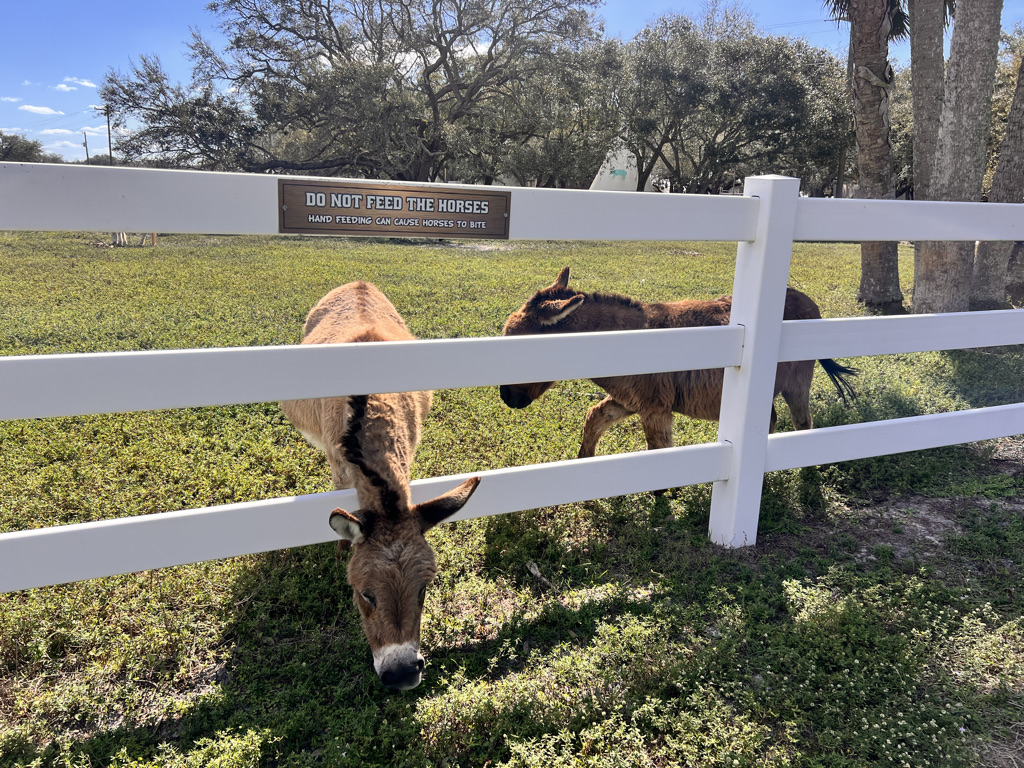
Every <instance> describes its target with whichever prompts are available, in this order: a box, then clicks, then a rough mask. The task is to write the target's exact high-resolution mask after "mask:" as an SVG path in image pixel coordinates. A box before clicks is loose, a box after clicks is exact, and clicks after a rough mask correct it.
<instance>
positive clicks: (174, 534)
mask: <svg viewBox="0 0 1024 768" xmlns="http://www.w3.org/2000/svg"><path fill="white" fill-rule="evenodd" d="M353 183H358V182H353ZM276 184H277V180H276V178H274V177H270V176H257V175H245V174H224V173H202V172H188V171H164V170H143V169H127V168H99V167H88V166H59V165H28V164H15V163H0V230H45V231H59V230H75V231H119V230H129V231H158V232H181V233H210V234H273V233H276V232H277V231H278V215H277V207H278V205H279V201H278V198H277V186H276ZM375 184H379V182H375ZM405 186H407V187H408V186H409V185H405ZM426 188H431V187H425V189H426ZM434 188H436V185H435V187H434ZM444 188H445V189H451V188H452V187H444ZM466 189H474V188H472V187H468V188H466ZM492 189H496V188H492ZM505 191H508V192H509V193H510V196H511V197H510V199H511V219H510V223H509V235H510V237H511V238H513V239H581V240H582V239H588V240H590V239H602V240H607V239H611V240H614V239H619V240H732V241H736V242H737V243H739V249H738V252H737V268H736V278H735V283H734V289H733V296H734V309H733V316H732V318H731V323H730V325H729V326H727V327H725V328H699V329H676V330H659V331H638V332H634V331H630V332H613V333H598V334H575V335H572V336H561V337H519V338H509V339H456V340H424V341H416V342H395V343H377V344H339V345H324V346H321V347H265V348H232V349H202V350H167V351H160V352H120V353H100V354H72V355H39V356H12V357H5V358H0V419H3V420H6V419H24V418H42V417H54V416H67V415H77V414H91V413H111V412H124V411H135V410H153V409H161V408H178V407H189V406H203V405H220V404H227V403H245V402H265V401H272V400H280V399H290V398H302V397H320V396H329V395H340V394H363V393H368V392H394V391H405V390H416V389H440V388H450V387H468V386H484V385H493V384H503V383H517V382H524V381H549V380H560V379H566V378H582V377H588V378H589V377H593V376H611V375H620V374H623V373H651V372H658V371H666V370H680V369H686V368H718V367H721V368H724V369H725V371H726V380H725V388H724V392H723V408H722V422H721V424H720V427H719V435H718V440H717V441H716V442H713V443H709V444H705V445H700V446H687V447H681V448H672V449H666V450H661V451H650V452H642V453H636V454H626V455H617V456H600V457H596V458H591V459H581V460H575V461H562V462H553V463H549V464H542V465H531V466H525V467H510V468H506V469H499V470H492V471H488V472H483V473H479V474H481V475H482V476H483V477H484V482H482V483H481V485H480V487H479V490H478V491H477V492H476V493H475V494H474V496H473V497H472V499H471V500H470V502H469V503H468V504H467V505H466V507H464V508H463V510H462V511H461V512H460V513H459V514H458V515H457V516H456V517H455V518H454V519H459V520H461V519H468V518H472V517H480V516H485V515H493V514H503V513H506V512H514V511H519V510H524V509H533V508H536V507H542V506H550V505H554V504H562V503H568V502H571V501H579V500H585V499H593V498H602V497H606V496H613V495H621V494H626V493H635V492H639V491H644V490H652V489H656V488H664V487H672V486H681V485H688V484H693V483H706V482H712V483H714V491H713V496H712V516H711V526H710V528H711V531H710V532H711V537H712V539H713V540H714V541H716V542H718V543H721V544H725V545H728V546H741V545H744V544H752V543H754V541H755V540H756V532H757V511H758V507H759V503H760V495H761V485H762V482H763V475H764V473H765V472H767V471H774V470H779V469H790V468H796V467H801V466H808V465H813V464H821V463H828V462H834V461H843V460H849V459H854V458H865V457H868V456H875V455H882V454H887V453H898V452H902V451H910V450H917V449H921V448H929V447H937V446H941V445H950V444H954V443H959V442H970V441H975V440H982V439H987V438H993V437H1002V436H1007V435H1014V434H1020V433H1022V432H1024V404H1015V405H1008V406H1000V407H995V408H984V409H976V410H971V411H963V412H958V413H951V414H937V415H930V416H919V417H913V418H909V419H898V420H891V421H884V422H875V423H869V424H851V425H846V426H842V427H832V428H826V429H815V430H812V431H809V432H799V433H787V434H778V435H770V436H769V435H767V434H765V427H766V425H767V423H768V411H769V409H770V407H771V382H772V380H773V379H774V370H775V366H776V364H777V363H778V362H779V361H790V360H806V359H815V358H825V357H854V356H860V355H878V354H894V353H900V352H920V351H926V350H936V349H955V348H963V347H982V346H997V345H1006V344H1020V343H1024V310H1011V311H1004V312H980V313H970V314H951V315H931V316H912V317H889V318H842V319H827V320H801V321H791V322H782V321H781V315H782V309H781V307H782V296H783V294H784V286H785V284H786V281H787V279H788V272H789V256H790V251H791V248H792V243H793V241H794V240H816V241H843V240H859V239H862V238H863V236H864V234H865V233H870V237H871V239H872V240H882V239H884V240H904V239H908V240H912V239H958V240H976V239H987V240H1017V239H1024V215H1022V213H1021V210H1022V207H1021V206H1016V205H998V204H974V203H913V202H911V203H908V202H893V201H852V200H811V199H804V198H800V197H799V195H798V182H797V181H796V180H795V179H786V178H782V177H757V178H752V179H748V180H747V185H746V190H745V196H744V197H715V196H699V195H644V194H636V193H618V192H577V191H566V190H535V189H520V188H511V189H508V190H505ZM463 477H465V476H457V477H456V476H452V477H440V478H431V479H429V480H421V481H416V482H414V483H413V484H412V490H413V497H414V499H415V500H422V499H426V498H430V497H432V496H435V495H437V494H438V493H440V492H442V491H444V490H446V489H448V488H450V487H452V486H454V485H455V484H457V483H458V482H459V481H460V479H462V478H463ZM354 498H355V496H354V492H352V491H338V492H332V493H326V494H315V495H310V496H300V497H294V498H285V499H269V500H264V501H256V502H247V503H243V504H231V505H226V506H219V507H209V508H204V509H197V510H180V511H170V512H165V513H162V514H155V515H148V516H138V517H130V518H125V519H119V520H107V521H102V522H97V523H82V524H76V525H66V526H55V527H51V528H42V529H37V530H28V531H15V532H11V533H6V534H0V591H10V590H17V589H26V588H30V587H36V586H43V585H48V584H57V583H63V582H68V581H75V580H80V579H86V578H95V577H100V576H108V575H113V574H116V573H125V572H132V571H138V570H146V569H150V568H158V567H164V566H169V565H178V564H183V563H188V562H196V561H200V560H207V559H212V558H220V557H229V556H234V555H242V554H247V553H252V552H262V551H266V550H270V549H277V548H282V547H292V546H301V545H305V544H312V543H317V542H322V541H329V540H332V539H333V538H334V534H333V533H332V532H331V531H330V529H329V528H328V526H327V525H326V524H325V520H326V517H327V515H326V512H328V511H329V510H330V509H333V508H334V507H336V506H342V507H344V506H346V505H347V506H351V505H352V504H353V502H354Z"/></svg>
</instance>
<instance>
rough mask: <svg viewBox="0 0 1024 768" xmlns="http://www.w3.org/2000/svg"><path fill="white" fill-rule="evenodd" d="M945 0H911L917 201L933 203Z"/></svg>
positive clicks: (939, 114)
mask: <svg viewBox="0 0 1024 768" xmlns="http://www.w3.org/2000/svg"><path fill="white" fill-rule="evenodd" d="M945 4H946V0H909V2H908V11H909V15H910V71H911V73H912V75H913V78H914V87H913V89H912V93H911V96H912V99H913V110H914V199H915V200H931V180H932V169H933V167H934V164H935V145H936V144H937V143H938V140H939V119H940V117H941V115H942V91H943V88H944V86H945V81H946V71H945V61H944V60H943V52H942V30H943V27H944V13H945Z"/></svg>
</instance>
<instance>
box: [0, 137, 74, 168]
mask: <svg viewBox="0 0 1024 768" xmlns="http://www.w3.org/2000/svg"><path fill="white" fill-rule="evenodd" d="M0 162H8V163H62V162H64V158H62V157H61V156H60V155H57V154H53V153H48V152H44V151H43V144H42V142H39V141H34V140H32V139H29V138H26V137H25V136H22V135H21V134H19V133H4V132H3V131H0Z"/></svg>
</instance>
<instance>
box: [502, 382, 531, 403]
mask: <svg viewBox="0 0 1024 768" xmlns="http://www.w3.org/2000/svg"><path fill="white" fill-rule="evenodd" d="M498 394H499V395H501V401H502V402H503V403H505V405H507V406H508V407H509V408H525V407H526V406H528V405H529V404H530V403H532V402H533V398H532V397H530V396H529V395H528V394H526V392H525V391H523V390H522V389H520V388H519V387H516V386H514V385H512V384H502V385H501V386H500V387H498Z"/></svg>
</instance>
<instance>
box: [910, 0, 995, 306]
mask: <svg viewBox="0 0 1024 768" xmlns="http://www.w3.org/2000/svg"><path fill="white" fill-rule="evenodd" d="M1002 8H1003V0H971V2H968V3H958V4H957V14H956V21H955V22H954V25H953V39H952V42H951V44H950V52H949V65H948V68H947V72H946V83H945V89H944V92H943V93H944V95H943V103H942V116H941V119H940V121H939V133H938V142H937V145H936V148H935V164H934V166H933V168H932V178H931V198H932V199H934V200H979V199H980V198H981V184H982V179H983V176H984V173H985V146H986V139H987V136H988V123H989V119H990V117H991V112H992V90H993V82H994V78H995V70H996V56H997V54H998V47H999V30H1000V25H999V20H1000V14H1001V12H1002ZM937 12H938V13H941V9H938V10H937ZM914 123H915V125H917V120H916V116H915V121H914ZM973 264H974V243H962V242H961V243H944V242H935V241H929V242H925V243H922V244H921V245H920V247H919V249H918V252H917V259H916V263H915V265H914V266H915V271H914V312H916V313H927V312H963V311H965V310H967V309H968V308H969V296H970V291H968V290H965V287H967V286H969V285H970V280H971V271H972V268H973Z"/></svg>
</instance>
